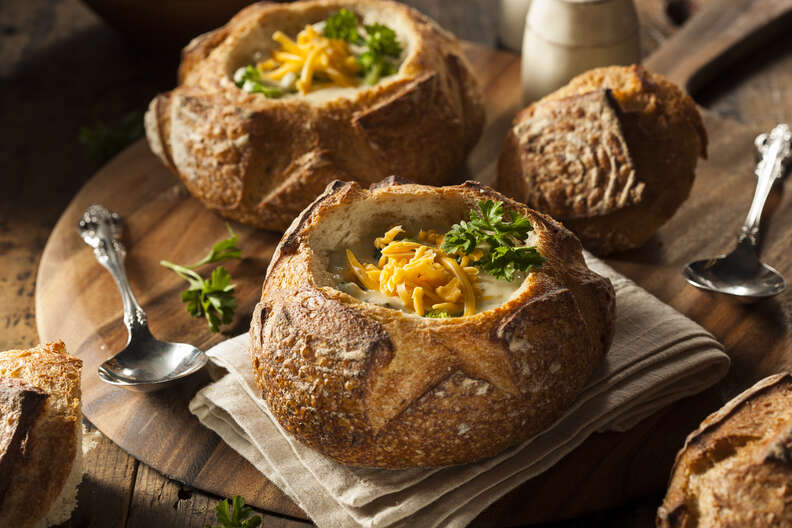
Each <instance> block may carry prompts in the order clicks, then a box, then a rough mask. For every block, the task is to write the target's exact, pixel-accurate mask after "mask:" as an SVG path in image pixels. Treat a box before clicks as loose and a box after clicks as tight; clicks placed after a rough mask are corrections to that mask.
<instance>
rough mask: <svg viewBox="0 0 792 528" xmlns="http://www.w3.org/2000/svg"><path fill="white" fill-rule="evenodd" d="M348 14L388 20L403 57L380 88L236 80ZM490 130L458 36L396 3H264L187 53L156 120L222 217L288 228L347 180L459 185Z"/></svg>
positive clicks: (159, 142)
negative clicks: (282, 91) (278, 86)
mask: <svg viewBox="0 0 792 528" xmlns="http://www.w3.org/2000/svg"><path fill="white" fill-rule="evenodd" d="M341 8H348V9H350V10H352V11H354V12H355V13H356V14H357V15H358V16H359V17H360V18H361V20H363V21H365V22H366V23H371V22H372V21H376V22H381V23H385V24H387V25H388V26H389V27H391V28H393V29H394V30H395V31H396V33H397V38H398V40H399V42H400V43H401V45H402V48H403V53H402V60H401V62H400V67H399V69H398V72H397V73H396V74H395V75H391V76H388V77H383V78H382V79H381V80H380V81H379V82H378V83H377V84H376V85H374V86H359V87H350V88H333V89H325V90H316V91H313V92H311V93H308V94H306V95H302V94H294V95H288V96H286V97H282V98H279V99H269V98H267V97H265V96H263V95H262V94H256V93H246V92H244V91H242V90H240V89H239V88H237V86H236V85H235V84H234V82H233V79H232V78H233V75H234V72H235V71H236V70H237V69H238V68H239V67H241V66H244V65H245V64H247V63H248V62H250V61H251V60H252V57H253V56H254V55H256V54H264V55H265V56H266V54H267V53H269V51H270V50H271V48H272V47H273V46H274V45H275V43H274V42H273V40H272V35H273V33H274V32H275V31H276V30H279V31H282V32H283V33H285V34H286V35H290V36H293V35H294V34H295V33H296V32H297V31H299V30H300V29H302V28H303V27H304V26H305V25H306V24H309V23H315V22H317V21H321V20H324V19H326V18H327V17H328V16H330V15H331V14H332V13H334V12H337V11H338V10H339V9H341ZM483 123H484V113H483V104H482V100H481V95H480V91H479V88H478V86H477V84H476V82H475V80H474V78H473V75H472V73H471V71H470V66H469V65H468V62H467V60H466V59H465V57H464V56H463V55H462V53H461V51H460V47H459V43H458V42H457V40H456V39H455V38H454V37H453V35H451V34H450V33H448V32H446V31H444V30H443V29H441V28H439V27H438V26H437V25H436V24H435V23H434V22H432V21H431V20H429V19H428V18H426V17H424V16H423V15H421V14H420V13H418V12H417V11H415V10H413V9H411V8H408V7H406V6H404V5H401V4H398V3H395V2H389V1H375V0H363V1H351V0H317V1H309V2H298V3H292V4H270V3H260V4H255V5H252V6H250V7H248V8H246V9H244V10H242V11H240V12H239V13H238V14H237V15H236V16H235V17H234V18H233V19H231V21H230V22H229V23H228V24H226V25H225V26H223V27H221V28H219V29H217V30H215V31H213V32H211V33H207V34H204V35H201V36H200V37H197V38H196V39H195V40H193V42H192V43H190V45H189V46H187V47H186V48H185V50H184V52H183V55H182V64H181V67H180V69H179V86H178V87H177V88H176V89H174V90H173V91H171V92H168V93H165V94H161V95H159V96H157V97H156V98H155V99H154V100H153V101H152V102H151V104H150V106H149V109H148V112H147V113H146V117H145V125H146V135H147V137H148V141H149V145H150V146H151V149H152V151H153V152H154V153H155V154H156V155H157V156H159V157H160V158H161V159H162V161H163V162H164V163H165V165H167V166H168V167H169V168H170V169H171V170H172V171H173V172H174V173H176V174H177V175H179V177H180V178H181V179H182V181H183V182H184V184H185V185H186V186H187V189H188V190H189V191H190V192H191V193H192V194H193V195H194V196H196V197H197V198H198V199H200V200H201V201H202V202H203V203H204V204H205V205H206V206H207V207H209V208H211V209H214V210H216V211H218V212H219V213H220V214H221V215H223V216H226V217H228V218H232V219H234V220H238V221H240V222H243V223H246V224H250V225H254V226H257V227H261V228H265V229H273V230H283V229H285V228H286V227H288V225H289V223H290V222H291V220H292V219H293V218H294V217H295V216H296V215H297V213H299V212H300V211H301V210H302V209H303V208H304V207H305V206H306V205H308V204H309V203H310V202H311V201H312V200H313V199H314V198H315V197H316V196H317V195H318V194H320V193H321V192H322V190H323V189H324V188H325V186H326V185H327V184H328V183H329V182H330V181H333V180H335V179H353V180H357V181H360V182H363V183H364V184H368V183H371V182H375V181H379V180H381V179H383V178H384V177H386V176H388V175H390V174H397V175H399V176H401V177H404V178H409V179H412V180H414V181H418V182H422V183H427V184H433V185H440V184H443V183H447V182H448V181H449V178H450V177H451V175H452V174H453V171H452V170H453V169H454V168H456V167H457V166H459V165H460V164H461V163H463V162H464V160H465V157H466V155H467V153H468V152H469V150H470V149H471V148H472V147H473V145H474V144H475V143H476V141H477V139H478V137H479V135H480V133H481V129H482V126H483Z"/></svg>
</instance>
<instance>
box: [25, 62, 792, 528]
mask: <svg viewBox="0 0 792 528" xmlns="http://www.w3.org/2000/svg"><path fill="white" fill-rule="evenodd" d="M467 51H468V55H469V56H470V58H471V60H472V62H473V63H474V68H475V70H476V71H478V72H480V77H481V80H482V81H483V85H484V87H485V91H486V101H487V115H488V126H487V129H486V132H485V134H484V137H483V138H482V141H481V142H480V143H479V145H478V147H477V148H476V150H475V151H474V153H473V154H472V155H471V157H470V160H469V163H468V167H467V174H464V175H460V176H461V179H463V178H465V177H474V178H476V179H479V180H481V181H483V182H485V183H489V182H491V181H492V179H493V176H494V161H495V160H496V159H497V154H498V152H499V150H500V146H501V142H502V138H503V137H504V134H505V130H506V128H507V127H508V124H509V122H510V120H511V117H512V116H513V115H514V112H515V111H516V110H517V109H518V107H519V91H520V90H519V78H518V76H519V63H518V60H517V58H516V57H515V56H513V55H510V54H505V53H499V52H493V51H491V50H487V49H486V48H481V47H476V46H469V47H468V48H467ZM706 125H707V128H708V130H710V131H711V136H712V138H711V140H712V141H711V143H712V144H711V151H710V161H708V162H706V163H704V164H703V165H702V166H701V168H700V170H699V171H698V175H697V182H696V185H695V187H694V190H693V193H692V196H691V199H690V200H689V201H688V202H687V203H686V204H685V205H684V206H683V207H682V209H681V210H680V211H679V213H677V215H676V216H675V217H674V219H672V221H671V222H669V224H668V225H666V226H665V227H664V228H663V229H662V230H661V232H660V233H659V234H658V236H656V237H655V238H653V239H652V240H651V241H650V242H649V243H648V244H647V245H646V246H645V247H644V248H642V249H641V250H638V251H634V252H632V253H631V254H626V255H621V256H620V257H619V258H617V259H611V260H610V261H609V262H610V263H611V264H612V265H614V266H615V267H616V268H617V269H619V270H620V271H622V272H623V273H625V275H627V276H628V277H631V278H633V279H634V280H636V281H637V282H638V283H639V284H641V285H643V286H644V287H646V288H647V289H648V290H649V291H651V292H652V293H654V294H655V295H657V296H658V297H659V298H661V299H662V300H664V301H666V302H669V303H670V304H672V305H673V306H675V307H676V308H677V309H679V310H680V311H682V312H683V313H686V314H688V315H689V316H691V317H692V318H693V319H694V320H697V321H699V322H700V323H701V324H702V325H704V326H705V327H706V328H707V329H709V330H710V331H711V332H713V333H714V334H715V335H716V336H717V337H718V338H720V339H721V340H722V341H724V343H725V344H726V345H727V347H728V349H729V352H730V354H731V355H732V357H733V358H734V360H735V365H736V366H737V368H735V369H733V370H732V373H731V374H730V376H729V378H728V379H727V380H726V382H724V383H723V384H721V385H720V387H719V388H718V389H716V390H713V391H710V392H709V393H708V394H706V395H705V396H703V397H697V398H691V399H689V401H686V402H683V403H681V404H678V405H676V406H674V407H673V408H672V409H670V410H667V411H666V412H664V413H660V414H659V415H657V416H654V417H652V418H650V419H648V420H646V421H645V422H643V423H642V424H640V425H639V426H638V427H636V428H635V429H634V430H632V431H630V432H628V433H623V434H603V435H595V436H594V437H592V439H591V440H590V441H588V442H587V443H586V444H584V445H583V446H582V447H581V448H579V449H578V450H576V451H575V452H574V453H573V454H572V455H570V457H568V458H567V459H566V460H565V461H563V462H562V463H561V464H559V465H558V466H557V467H556V468H554V469H553V470H551V471H550V472H548V473H547V474H545V475H542V476H541V477H539V478H537V479H534V480H533V481H531V482H529V483H526V484H525V485H524V486H522V487H521V488H519V489H518V490H516V491H515V492H513V493H511V494H510V495H509V496H507V497H506V498H505V499H504V500H502V501H501V502H499V503H498V504H496V505H495V506H493V507H492V508H490V510H488V512H487V513H486V514H485V515H482V517H481V519H480V520H479V524H480V525H482V526H486V525H489V526H504V525H507V524H508V523H519V522H537V521H543V520H548V519H552V518H557V517H559V516H568V515H574V514H577V513H580V512H585V511H590V510H592V509H596V508H602V507H605V506H610V505H614V504H618V503H620V502H623V501H625V500H627V499H629V498H633V497H637V496H641V495H644V494H646V493H650V492H652V491H656V490H658V489H660V487H661V486H662V485H663V483H664V481H665V479H666V477H667V471H668V468H669V467H670V462H671V459H672V457H673V454H674V452H675V451H676V449H677V448H678V446H679V445H680V443H681V440H682V438H683V437H684V435H685V433H686V432H687V431H689V430H691V429H692V428H693V427H694V426H695V424H696V423H697V422H698V421H699V420H700V419H701V418H702V417H703V416H704V414H706V413H707V412H709V411H711V410H713V409H715V408H717V407H718V406H719V404H720V403H721V402H722V400H723V398H724V397H727V396H730V395H732V394H734V393H735V392H736V391H738V390H740V389H741V388H744V387H746V386H748V385H750V384H751V383H752V382H753V381H754V380H756V379H758V378H760V377H762V376H763V375H766V374H769V373H772V372H776V371H777V370H779V369H781V368H786V367H787V366H788V365H789V359H790V357H792V354H787V351H788V344H789V343H788V341H789V337H790V335H789V319H790V318H789V304H790V303H789V294H788V293H787V294H785V295H784V296H782V297H781V298H780V299H776V300H773V301H769V302H767V303H764V304H763V305H759V306H757V307H756V309H746V308H745V307H743V306H738V305H734V304H733V303H732V302H731V301H729V300H727V299H720V298H716V297H713V296H711V295H710V294H705V293H703V292H699V291H698V290H695V289H693V288H691V287H689V286H686V285H685V283H684V281H683V280H682V278H681V276H680V273H679V270H680V269H681V266H682V265H683V264H684V263H685V262H687V261H688V260H691V259H693V258H697V257H701V256H706V255H714V254H718V253H720V252H722V251H723V250H724V249H726V248H728V246H729V244H730V243H731V242H732V240H733V239H734V234H736V232H737V227H738V226H739V224H740V221H741V220H742V216H743V213H744V210H745V209H746V208H747V204H748V201H749V200H748V197H749V196H750V194H751V190H752V186H753V177H752V176H751V167H752V158H753V154H752V150H751V149H752V137H753V135H752V133H751V132H750V131H748V130H746V129H745V128H743V127H741V126H739V125H737V124H735V123H732V122H729V121H725V120H720V119H718V118H716V117H715V116H712V115H710V114H707V116H706ZM776 198H777V200H776V207H775V208H776V216H777V217H778V218H777V219H774V222H772V223H771V224H770V229H769V230H768V232H767V235H766V243H765V250H764V254H765V256H766V258H767V261H768V262H769V263H770V264H772V265H773V266H774V267H776V269H779V271H781V272H782V273H787V274H789V273H790V272H792V257H791V256H790V255H789V252H788V249H789V248H788V241H789V240H790V236H792V227H790V226H792V223H790V222H789V218H788V217H789V216H792V208H790V207H789V203H788V199H787V200H784V199H783V198H782V197H776ZM94 202H99V203H102V204H103V205H105V206H107V207H110V208H111V209H114V210H116V211H117V212H118V213H119V214H121V215H122V216H123V217H124V219H125V220H126V225H127V228H128V229H127V236H126V238H125V243H126V245H127V247H128V249H129V253H128V257H127V268H128V272H129V276H130V281H131V283H132V284H133V288H134V289H135V291H136V292H137V293H138V297H139V299H140V301H141V304H142V305H143V306H144V307H146V309H147V311H148V313H149V319H150V321H151V322H152V323H151V325H152V331H153V332H154V334H155V335H157V336H159V337H161V338H164V339H168V340H187V341H189V342H191V343H193V344H195V345H197V346H199V347H204V348H206V347H209V346H211V345H212V344H214V343H216V342H218V341H219V340H220V339H222V338H223V336H218V335H211V334H210V333H209V332H208V331H207V330H206V327H205V322H203V321H201V320H192V319H189V318H188V317H187V316H186V314H185V313H184V311H183V307H182V306H181V303H180V301H179V297H178V294H179V291H180V290H181V289H182V287H183V285H182V283H181V281H180V279H178V277H176V276H175V275H173V274H172V273H171V272H169V271H168V270H165V269H163V268H160V267H159V266H158V265H157V262H158V261H159V260H160V259H162V258H165V259H168V260H172V261H176V262H193V261H197V260H199V259H200V257H201V256H202V255H204V254H205V253H206V252H207V251H208V249H209V248H210V247H211V245H212V244H213V243H214V242H215V241H216V240H219V239H220V238H221V237H223V236H224V232H225V227H224V222H223V220H221V219H220V218H219V217H217V216H216V215H214V214H213V213H210V212H208V211H206V210H205V209H203V208H202V206H201V205H200V204H199V203H198V202H197V201H196V200H194V199H192V198H190V197H189V195H188V194H187V193H186V191H185V190H184V188H183V187H182V186H181V185H180V184H178V183H177V182H176V181H175V179H174V178H173V177H172V176H171V175H170V174H169V173H168V172H167V171H166V170H165V169H164V168H163V167H162V166H161V164H160V163H159V162H158V161H157V160H156V159H155V158H154V157H153V155H151V153H150V152H149V151H148V147H147V146H146V145H145V143H143V142H139V143H138V144H136V145H135V146H133V147H132V148H130V149H128V150H127V151H126V152H124V153H123V154H121V155H120V156H119V157H118V158H116V159H115V160H113V161H112V162H111V163H110V164H109V165H107V166H106V167H105V168H104V169H103V170H101V171H100V172H99V173H97V175H96V176H95V177H94V178H93V179H91V180H90V181H89V182H88V184H87V185H86V186H85V187H84V188H83V190H82V191H81V192H80V193H79V194H78V195H77V197H76V198H75V199H74V201H73V202H72V203H71V204H70V205H69V207H68V208H67V210H66V211H65V212H64V214H63V216H62V218H61V220H60V221H59V222H58V224H57V225H56V227H55V229H54V231H53V233H52V236H51V238H50V240H49V242H48V244H47V247H46V248H45V251H44V254H43V257H42V261H41V265H40V269H39V277H38V287H37V291H36V300H37V314H38V318H37V321H38V328H39V334H40V336H41V337H42V339H44V340H46V339H49V338H54V337H58V336H59V337H61V338H63V339H65V340H66V342H67V345H68V346H69V348H70V349H71V350H72V351H73V352H75V353H76V354H77V355H79V356H80V357H81V358H82V359H83V360H84V361H85V371H86V373H87V375H86V376H85V378H84V384H83V389H84V413H85V415H86V416H87V417H88V418H89V419H90V420H91V421H92V422H93V423H94V424H96V425H97V426H98V428H99V429H100V430H101V431H102V432H103V433H104V434H106V435H107V436H108V437H110V438H111V439H112V440H113V441H114V442H116V443H117V444H119V445H120V446H122V447H123V448H124V449H125V450H127V451H128V452H129V453H130V454H132V455H133V456H134V457H135V458H138V459H140V460H142V461H144V462H145V463H147V464H148V465H150V466H152V467H153V468H155V469H157V470H159V471H161V472H162V473H164V474H165V475H167V476H169V477H172V478H174V479H176V480H179V481H181V482H185V483H187V484H189V485H191V486H195V487H197V488H200V489H203V490H207V491H209V492H211V493H214V494H218V495H224V496H227V495H233V494H241V495H244V496H245V497H246V498H247V499H248V501H249V502H251V503H253V504H255V505H257V506H260V507H262V508H265V509H267V510H271V511H276V512H279V513H283V514H286V515H290V516H296V517H300V516H302V515H303V514H302V512H300V511H299V509H297V508H296V507H295V506H294V505H293V504H292V503H291V501H289V500H288V499H287V498H286V497H284V496H283V495H282V494H281V493H280V491H279V490H278V489H277V488H275V487H274V486H273V485H272V484H270V483H269V482H268V481H267V480H266V479H264V478H263V477H262V476H261V475H259V474H258V473H257V472H256V471H255V470H253V468H252V467H250V466H249V465H248V464H247V463H246V462H245V461H244V460H242V459H241V458H240V457H238V456H237V455H236V454H235V453H234V452H233V451H231V450H230V449H229V448H228V447H227V446H226V445H225V444H224V443H223V442H221V441H219V439H218V438H217V437H216V436H215V435H214V434H213V433H211V432H210V431H208V430H206V429H204V428H203V427H201V426H200V425H199V424H198V422H197V421H196V420H195V419H194V418H193V417H191V416H190V415H189V413H188V412H187V410H186V404H187V401H189V398H190V397H191V396H192V394H193V393H194V392H195V390H196V389H197V388H198V387H199V386H201V385H202V384H203V383H205V382H206V381H207V379H206V377H205V376H196V377H195V378H193V379H190V380H188V381H186V382H184V383H182V384H181V385H180V386H178V387H175V388H173V389H170V390H167V391H164V392H161V393H156V394H153V395H141V394H135V393H130V392H127V391H124V390H121V389H116V388H113V387H110V386H107V385H105V384H103V383H101V382H100V381H99V380H98V378H96V377H95V376H92V375H91V373H92V372H95V369H96V366H97V365H98V364H99V363H100V362H101V361H103V360H104V359H105V358H106V357H107V356H109V355H110V353H111V351H114V350H118V349H120V347H121V345H122V344H123V343H124V341H125V339H126V331H125V329H124V327H123V325H122V323H121V316H120V301H119V298H118V294H117V293H116V291H115V285H114V283H113V282H112V279H111V278H110V276H109V275H108V274H107V273H106V272H105V271H104V269H103V268H101V267H100V266H99V265H98V264H97V263H96V262H95V261H94V257H93V254H92V252H91V251H90V250H88V249H87V247H85V246H84V245H83V243H82V241H81V240H80V239H79V238H78V237H77V236H76V234H75V231H74V226H75V225H76V222H77V220H78V218H79V216H80V215H81V213H82V211H83V210H84V209H85V208H86V207H87V206H88V205H90V204H91V203H94ZM726 205H728V206H726ZM785 220H786V221H785ZM234 229H235V230H236V231H238V232H239V234H240V238H241V246H242V247H243V248H244V249H245V251H246V255H247V257H246V258H245V259H244V260H242V261H241V262H240V263H238V264H232V265H230V266H229V271H230V272H231V274H232V275H233V276H234V277H235V279H236V282H237V283H238V284H239V286H238V292H239V294H238V296H239V301H240V308H239V311H238V314H239V315H238V316H237V317H236V318H235V320H234V322H233V323H232V325H231V328H230V329H229V330H228V332H227V333H228V334H229V335H234V334H236V333H239V332H242V331H245V330H246V328H247V325H248V317H249V314H250V312H251V310H252V307H253V304H254V303H255V302H256V300H257V298H258V295H259V288H260V283H261V280H262V278H263V274H264V271H265V268H266V264H267V261H268V258H269V256H270V255H271V252H272V249H273V246H274V244H275V243H276V242H277V238H278V237H277V235H275V234H272V233H266V232H261V231H256V230H253V229H251V228H248V227H246V226H241V225H235V226H234ZM713 233H719V235H718V236H713V235H712V234H713ZM768 313H770V314H775V316H774V317H768ZM746 338H748V339H746ZM571 479H574V480H575V481H576V489H577V492H576V493H575V495H574V496H569V495H568V490H569V482H570V480H571Z"/></svg>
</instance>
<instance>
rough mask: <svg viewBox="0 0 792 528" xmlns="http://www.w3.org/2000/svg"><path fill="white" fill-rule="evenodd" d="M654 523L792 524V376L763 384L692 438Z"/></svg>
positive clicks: (694, 527)
mask: <svg viewBox="0 0 792 528" xmlns="http://www.w3.org/2000/svg"><path fill="white" fill-rule="evenodd" d="M657 526H658V528H715V527H727V526H735V527H737V526H751V527H754V528H770V527H774V528H788V527H790V526H792V374H790V373H782V374H777V375H774V376H770V377H768V378H765V379H763V380H761V381H759V382H758V383H756V384H755V385H754V386H753V387H751V388H749V389H748V390H746V391H745V392H743V393H742V394H740V395H738V396H736V397H735V398H734V399H732V400H731V401H729V402H728V403H727V404H726V405H724V406H723V407H722V408H721V409H720V410H718V411H717V412H715V413H713V414H711V415H710V416H708V417H707V418H706V419H705V420H704V421H703V422H702V423H701V425H700V426H699V427H698V428H697V429H696V430H695V431H693V432H692V433H691V434H690V435H689V436H688V438H687V440H686V441H685V446H684V447H683V448H682V449H681V450H680V451H679V453H678V454H677V457H676V462H675V463H674V468H673V469H672V470H671V479H670V482H669V486H668V491H667V493H666V497H665V499H664V501H663V504H662V505H661V506H660V508H659V509H658V511H657Z"/></svg>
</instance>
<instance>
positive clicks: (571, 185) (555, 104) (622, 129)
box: [496, 66, 707, 255]
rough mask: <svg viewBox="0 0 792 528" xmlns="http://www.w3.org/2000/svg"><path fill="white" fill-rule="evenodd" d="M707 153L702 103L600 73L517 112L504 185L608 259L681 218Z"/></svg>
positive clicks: (668, 87) (651, 81)
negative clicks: (698, 164) (676, 215)
mask: <svg viewBox="0 0 792 528" xmlns="http://www.w3.org/2000/svg"><path fill="white" fill-rule="evenodd" d="M706 147H707V136H706V132H705V130H704V126H703V124H702V121H701V116H700V115H699V113H698V111H697V109H696V105H695V103H694V102H693V100H692V99H690V97H688V96H687V95H685V94H684V93H683V92H682V91H681V90H680V89H679V88H677V87H676V86H674V85H673V84H672V83H671V82H669V81H667V80H666V79H664V78H663V77H661V76H660V75H657V74H653V73H650V72H648V71H646V70H645V69H644V68H642V67H640V66H629V67H622V66H612V67H608V68H597V69H594V70H590V71H588V72H586V73H583V74H581V75H579V76H577V77H575V78H574V79H572V80H571V81H570V82H569V84H568V85H566V86H564V87H562V88H561V89H559V90H557V91H555V92H553V93H551V94H550V95H548V96H546V97H545V98H543V99H541V100H540V101H538V102H536V103H534V104H532V105H531V106H529V107H528V108H526V109H525V110H523V111H522V112H520V113H519V114H517V116H516V117H515V119H514V124H513V126H512V129H511V130H510V131H509V134H508V136H507V138H506V142H505V144H504V147H503V151H502V153H501V156H500V159H499V161H498V179H497V183H496V187H497V188H498V189H499V190H501V191H502V192H504V193H505V194H507V195H509V196H512V197H514V198H516V199H518V200H521V201H524V202H525V203H526V204H528V206H529V207H533V208H535V209H537V210H539V211H542V212H545V213H547V214H549V215H551V216H553V217H554V218H556V219H557V220H559V221H561V222H563V223H564V225H565V226H566V227H568V228H569V229H571V230H572V231H573V232H574V233H575V234H576V235H578V237H579V238H580V239H581V241H582V242H583V245H584V246H585V247H586V248H587V249H589V250H591V251H594V252H596V253H598V254H600V255H605V254H608V253H612V252H614V251H623V250H626V249H631V248H635V247H639V246H641V245H642V244H643V243H644V242H646V241H647V240H648V239H649V238H650V237H651V236H652V235H653V234H654V233H655V232H656V231H657V229H658V228H659V227H660V226H661V225H662V224H663V223H665V222H666V221H667V220H668V219H669V218H671V216H673V214H674V213H675V212H676V210H677V208H678V207H679V206H680V204H682V202H684V201H685V199H686V198H687V196H688V194H689V193H690V189H691V187H692V185H693V180H694V177H695V168H696V161H697V158H698V157H699V156H702V157H706Z"/></svg>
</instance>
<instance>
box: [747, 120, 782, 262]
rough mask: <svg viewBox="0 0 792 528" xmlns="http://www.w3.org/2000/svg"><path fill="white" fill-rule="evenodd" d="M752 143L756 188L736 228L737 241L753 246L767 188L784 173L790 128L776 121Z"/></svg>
mask: <svg viewBox="0 0 792 528" xmlns="http://www.w3.org/2000/svg"><path fill="white" fill-rule="evenodd" d="M754 144H755V145H756V149H757V152H758V154H759V156H760V159H759V163H757V164H756V176H757V182H756V190H755V191H754V197H753V201H752V202H751V208H750V209H749V210H748V216H747V217H746V218H745V222H743V226H742V228H741V229H740V237H739V242H740V243H743V242H748V243H750V244H751V246H753V247H756V246H757V245H758V243H759V222H760V221H761V219H762V210H763V209H764V206H765V202H766V201H767V197H768V196H769V195H770V189H772V188H773V183H775V181H776V180H777V179H779V178H781V177H782V176H783V175H784V170H785V169H786V166H787V165H788V164H789V161H790V159H792V150H791V149H792V131H790V129H789V126H787V125H785V124H780V125H777V126H776V127H775V128H773V130H771V131H770V132H769V133H768V134H760V135H758V136H757V137H756V140H755V141H754Z"/></svg>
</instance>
